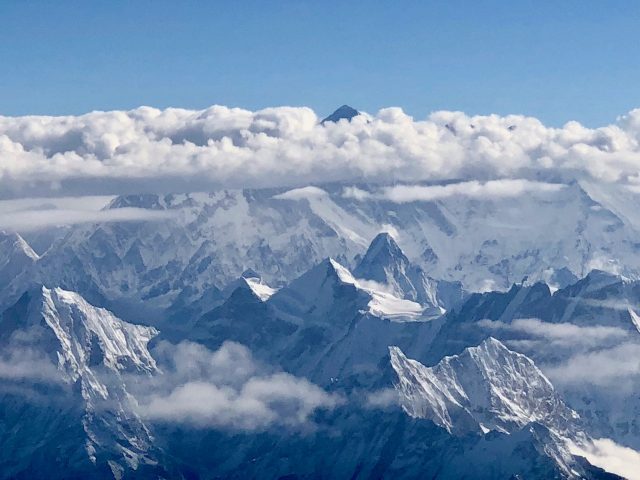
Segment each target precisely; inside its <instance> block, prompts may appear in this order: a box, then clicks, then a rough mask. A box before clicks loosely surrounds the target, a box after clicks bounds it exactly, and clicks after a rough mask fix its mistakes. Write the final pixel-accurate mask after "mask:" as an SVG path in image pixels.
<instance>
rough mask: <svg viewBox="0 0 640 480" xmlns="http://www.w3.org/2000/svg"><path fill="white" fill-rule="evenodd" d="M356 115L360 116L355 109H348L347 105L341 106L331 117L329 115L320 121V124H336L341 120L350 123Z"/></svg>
mask: <svg viewBox="0 0 640 480" xmlns="http://www.w3.org/2000/svg"><path fill="white" fill-rule="evenodd" d="M358 115H360V112H359V111H358V110H356V109H355V108H353V107H350V106H349V105H342V106H341V107H339V108H338V109H337V110H336V111H335V112H333V113H332V114H331V115H329V116H328V117H326V118H325V119H324V120H322V121H321V122H320V123H321V124H323V125H324V124H325V123H326V122H337V121H339V120H342V119H346V120H348V121H351V119H352V118H353V117H356V116H358Z"/></svg>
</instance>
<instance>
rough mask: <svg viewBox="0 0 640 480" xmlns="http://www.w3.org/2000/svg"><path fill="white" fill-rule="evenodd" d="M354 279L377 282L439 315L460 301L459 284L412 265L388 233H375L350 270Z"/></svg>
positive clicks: (400, 296) (460, 288) (395, 293)
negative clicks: (433, 275) (441, 278)
mask: <svg viewBox="0 0 640 480" xmlns="http://www.w3.org/2000/svg"><path fill="white" fill-rule="evenodd" d="M353 273H354V275H355V276H356V277H357V278H360V279H364V280H371V281H374V282H377V283H379V284H381V285H383V286H384V288H387V289H388V290H389V291H390V292H391V293H392V294H393V295H395V296H396V297H399V298H405V299H408V300H412V301H415V302H418V303H420V304H421V305H423V306H424V307H425V308H428V309H430V311H431V312H433V314H435V315H437V314H438V313H440V314H442V313H444V312H445V311H446V310H448V309H449V308H450V307H452V306H454V305H456V304H458V303H460V302H461V301H462V298H463V291H462V285H461V284H460V283H458V282H456V283H454V282H447V281H444V280H440V281H438V280H435V279H433V278H429V277H428V276H427V275H426V274H425V273H424V271H423V270H422V268H420V267H419V266H417V265H413V264H411V262H410V261H409V259H408V258H407V257H406V255H405V254H404V252H403V251H402V249H401V248H400V247H399V246H398V244H397V243H396V241H395V240H394V239H393V237H392V236H391V234H389V233H388V232H383V233H380V234H378V235H377V236H376V237H375V238H374V239H373V241H372V242H371V245H369V248H368V249H367V252H366V253H365V255H364V257H363V258H362V260H360V262H359V263H358V265H357V266H356V268H355V269H354V271H353Z"/></svg>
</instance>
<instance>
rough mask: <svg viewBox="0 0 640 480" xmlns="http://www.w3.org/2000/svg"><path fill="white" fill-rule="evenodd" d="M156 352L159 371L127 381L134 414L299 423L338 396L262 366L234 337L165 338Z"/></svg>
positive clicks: (240, 425) (210, 423)
mask: <svg viewBox="0 0 640 480" xmlns="http://www.w3.org/2000/svg"><path fill="white" fill-rule="evenodd" d="M156 353H157V354H159V357H160V359H161V361H163V363H164V365H165V367H163V369H164V370H165V371H164V374H163V375H160V376H159V377H156V378H153V379H149V381H148V382H143V384H141V385H140V384H138V385H134V386H133V388H135V389H137V393H136V396H137V398H138V400H139V402H140V414H141V415H143V416H145V417H147V418H149V419H152V420H156V421H163V422H176V423H186V424H189V425H192V426H198V427H215V428H230V429H239V430H263V429H265V428H268V427H271V426H274V425H279V426H288V427H299V426H303V425H305V424H307V423H308V421H309V417H310V416H311V415H312V414H313V413H314V412H315V411H316V410H318V409H330V408H333V407H334V406H336V405H337V404H338V403H339V402H340V398H339V397H337V396H335V395H331V394H328V393H327V392H325V391H324V390H323V389H321V388H320V387H318V386H316V385H314V384H312V383H310V382H309V381H307V380H306V379H304V378H299V377H295V376H293V375H290V374H287V373H283V372H271V371H268V370H266V369H265V367H264V366H261V365H259V364H258V363H257V362H255V361H254V359H253V357H252V355H251V352H250V351H249V350H248V349H247V348H246V347H244V346H242V345H240V344H237V343H234V342H225V343H224V344H223V345H222V346H221V347H220V348H219V349H218V350H217V351H215V352H212V351H210V350H208V349H207V348H205V347H203V346H202V345H199V344H196V343H190V342H182V343H180V344H179V345H177V346H173V345H170V344H166V343H165V344H162V345H160V347H159V349H158V351H157V352H156Z"/></svg>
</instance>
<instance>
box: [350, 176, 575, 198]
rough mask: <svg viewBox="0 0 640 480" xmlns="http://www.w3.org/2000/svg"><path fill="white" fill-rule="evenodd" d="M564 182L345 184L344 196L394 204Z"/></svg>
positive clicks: (497, 194)
mask: <svg viewBox="0 0 640 480" xmlns="http://www.w3.org/2000/svg"><path fill="white" fill-rule="evenodd" d="M562 188H564V185H563V184H559V183H547V182H534V181H531V180H524V179H502V180H491V181H488V182H478V181H475V180H473V181H468V182H458V183H450V184H447V185H429V186H424V185H395V186H393V187H384V188H382V189H380V190H378V191H376V192H373V193H372V192H367V191H365V190H362V189H359V188H357V187H346V188H345V189H344V192H343V196H345V197H347V198H353V199H355V200H367V199H371V198H375V199H378V200H389V201H391V202H394V203H408V202H431V201H434V200H441V199H444V198H448V197H453V196H461V197H471V198H501V197H517V196H520V195H522V194H525V193H544V192H557V191H558V190H561V189H562Z"/></svg>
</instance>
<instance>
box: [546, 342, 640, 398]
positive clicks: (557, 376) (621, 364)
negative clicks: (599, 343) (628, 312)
mask: <svg viewBox="0 0 640 480" xmlns="http://www.w3.org/2000/svg"><path fill="white" fill-rule="evenodd" d="M544 371H545V373H546V374H547V375H548V376H549V377H550V378H551V379H552V380H553V381H554V382H558V383H562V384H564V385H571V384H574V385H580V384H591V385H599V386H615V387H616V388H618V389H620V390H622V389H624V388H633V387H632V384H631V383H629V382H632V381H633V382H635V383H633V385H636V384H637V381H638V380H640V344H639V343H636V342H626V343H622V344H621V345H617V346H614V347H611V348H603V349H600V350H596V351H589V352H582V353H577V354H575V355H572V356H571V357H570V358H569V359H568V360H566V361H563V362H561V363H559V364H557V365H550V366H548V367H546V368H544Z"/></svg>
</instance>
